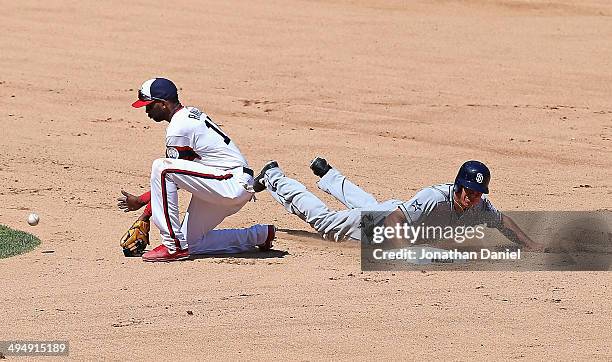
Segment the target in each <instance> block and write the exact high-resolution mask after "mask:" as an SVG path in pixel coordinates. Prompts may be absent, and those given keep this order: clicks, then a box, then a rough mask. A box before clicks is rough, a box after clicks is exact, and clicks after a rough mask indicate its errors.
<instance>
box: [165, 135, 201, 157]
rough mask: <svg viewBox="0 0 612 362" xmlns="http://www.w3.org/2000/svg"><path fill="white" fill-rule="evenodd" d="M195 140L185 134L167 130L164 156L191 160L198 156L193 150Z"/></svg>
mask: <svg viewBox="0 0 612 362" xmlns="http://www.w3.org/2000/svg"><path fill="white" fill-rule="evenodd" d="M194 143H195V142H193V140H192V139H191V137H189V136H187V135H181V134H176V133H175V132H168V134H167V135H166V157H167V158H178V159H181V160H189V161H193V160H195V159H199V158H200V156H199V155H198V154H197V152H196V151H195V144H194Z"/></svg>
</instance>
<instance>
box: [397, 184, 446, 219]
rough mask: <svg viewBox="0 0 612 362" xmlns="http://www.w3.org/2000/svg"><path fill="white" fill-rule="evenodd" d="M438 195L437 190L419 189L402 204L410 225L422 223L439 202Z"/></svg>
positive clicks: (401, 206) (401, 207) (401, 208)
mask: <svg viewBox="0 0 612 362" xmlns="http://www.w3.org/2000/svg"><path fill="white" fill-rule="evenodd" d="M437 196H438V195H437V193H436V191H434V190H432V189H430V188H427V189H423V190H421V191H419V192H418V193H417V194H416V195H414V197H413V198H412V199H410V200H408V201H406V202H404V203H402V204H400V206H399V208H400V210H402V212H403V213H404V216H406V220H407V223H408V224H409V225H420V224H422V223H423V222H424V221H425V219H426V218H427V216H429V214H431V212H432V211H433V210H434V209H435V207H436V205H437V204H438V199H437Z"/></svg>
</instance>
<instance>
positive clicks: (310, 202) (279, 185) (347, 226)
mask: <svg viewBox="0 0 612 362" xmlns="http://www.w3.org/2000/svg"><path fill="white" fill-rule="evenodd" d="M263 181H264V184H265V185H266V187H267V189H268V191H270V194H272V197H273V198H274V199H276V201H278V202H279V203H280V204H281V205H283V206H284V207H285V209H287V211H289V212H290V213H292V214H294V215H297V216H298V217H300V218H301V219H302V220H304V221H306V222H307V223H308V224H310V226H312V227H313V228H315V230H317V231H318V232H319V233H320V234H321V235H322V236H323V238H326V239H328V238H329V239H331V238H333V239H334V240H336V241H340V240H344V239H349V238H350V239H355V240H360V237H361V228H360V222H361V212H362V211H385V212H386V211H388V212H389V213H390V212H392V211H394V210H395V209H396V208H397V207H398V205H399V204H400V203H401V202H400V201H398V200H389V201H385V202H383V203H379V202H378V201H376V199H375V198H374V196H372V195H371V194H370V193H367V192H365V191H364V190H362V189H361V188H360V187H359V186H357V185H355V184H354V183H352V182H351V181H349V180H348V179H347V178H346V177H345V176H343V175H342V174H341V173H340V172H339V171H338V170H336V169H335V168H332V169H330V170H329V171H328V172H327V173H326V174H325V176H323V177H322V178H321V179H320V180H319V182H318V183H317V186H318V187H319V188H320V189H321V190H323V191H325V192H327V193H328V194H330V195H332V196H333V197H335V198H336V199H337V200H338V201H340V202H341V203H342V204H344V206H346V207H347V209H345V210H340V211H335V210H331V209H330V208H329V207H327V205H325V203H324V202H323V201H321V200H320V199H319V198H318V197H316V196H315V195H314V194H312V193H311V192H310V191H308V189H307V188H306V186H304V185H303V184H301V183H300V182H298V181H296V180H294V179H291V178H289V177H287V176H286V175H285V174H284V173H283V171H282V170H281V169H280V168H278V167H275V168H271V169H269V170H268V171H267V172H266V174H265V175H264V178H263Z"/></svg>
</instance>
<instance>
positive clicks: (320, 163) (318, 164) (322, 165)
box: [310, 157, 332, 177]
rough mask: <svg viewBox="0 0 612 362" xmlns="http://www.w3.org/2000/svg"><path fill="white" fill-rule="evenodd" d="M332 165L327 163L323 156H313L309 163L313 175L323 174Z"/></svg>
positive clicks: (321, 175)
mask: <svg viewBox="0 0 612 362" xmlns="http://www.w3.org/2000/svg"><path fill="white" fill-rule="evenodd" d="M331 168H332V167H331V166H330V165H329V163H327V160H325V159H324V158H323V157H315V159H314V160H312V162H311V163H310V169H311V170H312V172H314V174H315V175H317V176H319V177H323V176H325V174H326V173H327V171H329V170H330V169H331Z"/></svg>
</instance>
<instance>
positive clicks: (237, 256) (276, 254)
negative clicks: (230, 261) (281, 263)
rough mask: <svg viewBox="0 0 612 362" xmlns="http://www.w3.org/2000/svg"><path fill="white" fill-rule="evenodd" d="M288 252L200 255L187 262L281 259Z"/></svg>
mask: <svg viewBox="0 0 612 362" xmlns="http://www.w3.org/2000/svg"><path fill="white" fill-rule="evenodd" d="M286 255H289V252H288V251H286V250H275V249H270V250H268V251H264V252H261V251H252V252H247V253H237V254H200V255H189V260H197V259H221V258H235V259H282V258H284V257H285V256H286Z"/></svg>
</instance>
